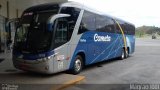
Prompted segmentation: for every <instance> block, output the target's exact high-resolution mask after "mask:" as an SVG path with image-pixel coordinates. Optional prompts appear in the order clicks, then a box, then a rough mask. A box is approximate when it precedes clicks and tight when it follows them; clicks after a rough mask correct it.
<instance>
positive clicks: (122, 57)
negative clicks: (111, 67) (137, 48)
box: [119, 49, 126, 60]
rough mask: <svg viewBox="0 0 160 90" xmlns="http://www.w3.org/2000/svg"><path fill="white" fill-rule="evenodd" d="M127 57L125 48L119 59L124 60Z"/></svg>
mask: <svg viewBox="0 0 160 90" xmlns="http://www.w3.org/2000/svg"><path fill="white" fill-rule="evenodd" d="M125 57H126V52H125V49H122V53H121V56H120V57H119V59H120V60H123V59H125Z"/></svg>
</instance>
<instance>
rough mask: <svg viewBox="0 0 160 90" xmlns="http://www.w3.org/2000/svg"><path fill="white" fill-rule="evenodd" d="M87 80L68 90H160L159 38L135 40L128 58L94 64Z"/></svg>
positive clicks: (88, 70) (86, 72) (87, 71)
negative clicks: (133, 51)
mask: <svg viewBox="0 0 160 90" xmlns="http://www.w3.org/2000/svg"><path fill="white" fill-rule="evenodd" d="M80 75H82V76H85V82H84V83H83V84H78V85H75V86H73V87H70V88H67V89H66V90H160V40H152V39H136V50H135V53H134V54H133V55H131V56H130V57H129V58H127V59H125V60H116V59H114V60H111V61H105V62H102V63H98V64H95V65H91V66H89V67H87V68H85V69H84V70H83V71H82V72H81V74H80Z"/></svg>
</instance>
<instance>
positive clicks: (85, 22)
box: [78, 11, 96, 34]
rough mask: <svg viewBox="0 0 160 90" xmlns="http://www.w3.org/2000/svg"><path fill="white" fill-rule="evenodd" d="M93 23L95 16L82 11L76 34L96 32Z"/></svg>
mask: <svg viewBox="0 0 160 90" xmlns="http://www.w3.org/2000/svg"><path fill="white" fill-rule="evenodd" d="M95 23H96V22H95V14H93V13H91V12H88V11H84V13H83V17H82V20H81V24H80V26H79V30H78V34H82V33H84V32H87V31H94V30H96V28H95Z"/></svg>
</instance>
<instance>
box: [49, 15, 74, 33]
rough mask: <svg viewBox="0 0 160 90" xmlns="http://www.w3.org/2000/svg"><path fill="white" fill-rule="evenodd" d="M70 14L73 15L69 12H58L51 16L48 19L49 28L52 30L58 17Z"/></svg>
mask: <svg viewBox="0 0 160 90" xmlns="http://www.w3.org/2000/svg"><path fill="white" fill-rule="evenodd" d="M70 16H71V15H69V14H56V15H53V16H51V17H50V19H49V20H48V30H49V31H52V26H53V23H54V21H55V20H56V19H57V18H62V17H70Z"/></svg>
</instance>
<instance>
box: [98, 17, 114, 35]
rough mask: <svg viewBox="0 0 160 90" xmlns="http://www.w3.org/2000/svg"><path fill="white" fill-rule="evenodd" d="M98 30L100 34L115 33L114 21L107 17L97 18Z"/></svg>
mask: <svg viewBox="0 0 160 90" xmlns="http://www.w3.org/2000/svg"><path fill="white" fill-rule="evenodd" d="M96 29H97V31H100V32H109V33H114V30H115V25H114V21H113V20H112V19H111V18H109V17H106V16H100V15H97V16H96Z"/></svg>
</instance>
